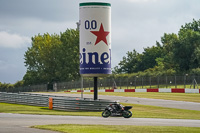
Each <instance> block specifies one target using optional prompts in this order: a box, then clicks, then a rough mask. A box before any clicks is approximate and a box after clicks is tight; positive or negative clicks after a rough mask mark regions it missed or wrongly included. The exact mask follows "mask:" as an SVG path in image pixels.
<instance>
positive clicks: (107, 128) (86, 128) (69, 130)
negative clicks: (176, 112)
mask: <svg viewBox="0 0 200 133" xmlns="http://www.w3.org/2000/svg"><path fill="white" fill-rule="evenodd" d="M33 127H34V128H39V129H46V130H53V131H59V132H64V133H155V132H156V133H163V132H171V133H199V132H200V128H198V127H172V126H128V125H126V126H122V125H78V124H60V125H42V126H41V125H40V126H33Z"/></svg>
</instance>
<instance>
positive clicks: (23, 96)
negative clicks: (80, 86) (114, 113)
mask: <svg viewBox="0 0 200 133" xmlns="http://www.w3.org/2000/svg"><path fill="white" fill-rule="evenodd" d="M49 98H52V103H53V105H52V107H53V109H55V110H67V111H68V110H73V111H79V110H81V111H102V110H104V109H105V107H106V106H107V105H109V104H113V103H116V102H115V101H109V100H102V99H99V100H92V99H89V98H83V99H80V98H76V97H66V96H54V95H40V94H30V93H5V92H0V102H5V103H16V104H24V105H34V106H42V107H49Z"/></svg>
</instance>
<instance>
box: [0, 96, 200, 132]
mask: <svg viewBox="0 0 200 133" xmlns="http://www.w3.org/2000/svg"><path fill="white" fill-rule="evenodd" d="M42 94H44V93H42ZM46 94H48V95H49V94H52V93H46ZM52 95H64V96H73V97H80V94H58V93H57V94H55V93H53V94H52ZM84 97H85V98H86V97H87V98H93V95H86V94H84ZM99 98H100V99H110V100H120V101H121V102H127V103H133V104H143V105H153V106H161V107H171V108H179V109H189V110H200V103H194V102H183V101H173V100H161V99H149V98H135V97H122V96H103V95H99ZM97 113H99V112H97ZM47 124H97V125H140V126H185V127H200V120H188V119H158V118H129V119H125V118H123V117H109V118H102V117H89V116H55V115H27V114H26V115H24V114H10V113H0V133H11V132H20V133H35V132H37V133H56V132H53V131H45V130H39V129H34V128H29V127H30V126H34V125H47Z"/></svg>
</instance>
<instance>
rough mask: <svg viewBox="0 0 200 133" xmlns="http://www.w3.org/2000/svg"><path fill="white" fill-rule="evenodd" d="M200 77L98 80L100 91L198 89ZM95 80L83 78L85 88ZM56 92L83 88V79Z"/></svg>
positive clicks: (41, 87) (37, 88) (35, 88)
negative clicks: (114, 89) (115, 89)
mask: <svg viewBox="0 0 200 133" xmlns="http://www.w3.org/2000/svg"><path fill="white" fill-rule="evenodd" d="M198 83H200V76H193V75H187V74H186V75H183V76H177V75H175V76H157V77H151V76H149V77H147V76H145V77H144V76H135V77H128V76H127V77H123V78H122V77H117V78H114V77H109V78H108V77H106V78H99V79H98V89H113V88H117V89H139V88H193V89H195V88H198ZM93 86H94V81H93V78H83V88H84V89H85V90H93ZM47 88H48V85H47V84H43V85H29V86H25V87H19V88H10V89H3V88H0V91H1V92H41V91H43V92H45V91H48V89H47ZM53 88H54V91H67V90H72V89H80V88H81V79H79V80H76V81H73V80H72V81H70V82H58V83H54V85H53Z"/></svg>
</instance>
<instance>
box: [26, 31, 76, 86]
mask: <svg viewBox="0 0 200 133" xmlns="http://www.w3.org/2000/svg"><path fill="white" fill-rule="evenodd" d="M78 46H79V33H78V31H77V30H73V29H71V30H69V29H68V30H66V31H65V32H64V33H60V35H57V34H53V35H50V34H48V33H46V34H44V35H40V34H38V35H37V36H34V37H32V46H31V47H30V48H28V50H27V51H26V53H25V55H24V57H25V58H24V59H25V66H26V67H27V72H26V74H25V75H24V78H23V79H24V83H25V85H29V84H39V83H52V82H56V81H63V80H65V81H68V80H72V79H76V78H77V77H78V76H79V75H78V62H79V59H78V56H79V51H78V49H79V48H78Z"/></svg>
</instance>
